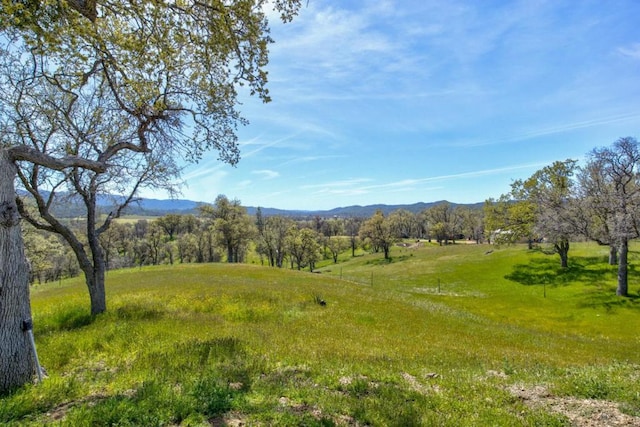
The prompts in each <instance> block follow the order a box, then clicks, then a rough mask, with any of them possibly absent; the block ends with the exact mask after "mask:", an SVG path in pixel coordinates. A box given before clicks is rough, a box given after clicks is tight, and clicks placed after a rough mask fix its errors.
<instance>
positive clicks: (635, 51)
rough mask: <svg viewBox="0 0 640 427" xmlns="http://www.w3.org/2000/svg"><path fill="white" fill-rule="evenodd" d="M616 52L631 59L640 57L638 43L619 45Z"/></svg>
mask: <svg viewBox="0 0 640 427" xmlns="http://www.w3.org/2000/svg"><path fill="white" fill-rule="evenodd" d="M618 53H621V54H622V55H624V56H628V57H630V58H633V59H640V43H633V44H631V45H629V46H624V47H619V48H618Z"/></svg>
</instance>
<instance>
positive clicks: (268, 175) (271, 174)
mask: <svg viewBox="0 0 640 427" xmlns="http://www.w3.org/2000/svg"><path fill="white" fill-rule="evenodd" d="M251 173H252V174H254V175H260V177H261V178H262V179H274V178H277V177H279V176H280V174H279V173H278V172H276V171H272V170H270V169H262V170H254V171H251Z"/></svg>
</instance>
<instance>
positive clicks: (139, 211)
mask: <svg viewBox="0 0 640 427" xmlns="http://www.w3.org/2000/svg"><path fill="white" fill-rule="evenodd" d="M22 194H23V195H26V194H27V193H26V192H22ZM122 199H123V198H122V196H112V195H104V196H100V197H99V198H98V206H99V207H100V209H101V210H102V211H104V212H109V211H110V210H111V209H112V207H113V206H114V203H119V202H122V201H123V200H122ZM445 202H446V201H445V200H440V201H437V202H429V203H424V202H419V203H413V204H404V205H384V204H376V205H367V206H359V205H354V206H346V207H339V208H334V209H330V210H286V209H276V208H265V207H260V210H261V211H262V214H263V215H264V216H274V215H281V216H290V217H315V216H321V217H323V218H328V217H364V218H368V217H371V216H372V215H373V214H375V213H376V211H377V210H380V211H382V213H384V214H385V215H388V214H389V213H391V212H393V211H396V210H399V209H404V210H407V211H409V212H413V213H418V212H422V211H423V210H425V209H428V208H430V207H432V206H435V205H439V204H441V203H445ZM447 203H450V202H447ZM203 204H205V203H204V202H196V201H193V200H186V199H144V198H143V199H139V200H137V201H135V202H133V203H132V204H130V205H129V206H128V207H127V209H126V211H125V214H126V215H145V216H163V215H167V214H181V215H186V214H197V213H198V206H200V205H203ZM450 204H451V205H452V206H467V207H471V208H481V207H482V205H483V203H473V204H457V203H450ZM246 209H247V213H248V214H249V215H255V214H256V211H257V210H258V207H256V206H246ZM53 211H54V214H55V215H56V216H58V217H66V218H75V217H78V216H82V215H83V213H84V209H83V205H82V203H81V201H80V200H79V199H77V198H76V197H61V199H60V200H59V201H58V202H57V203H54V208H53Z"/></svg>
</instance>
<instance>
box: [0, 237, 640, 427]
mask: <svg viewBox="0 0 640 427" xmlns="http://www.w3.org/2000/svg"><path fill="white" fill-rule="evenodd" d="M638 249H640V248H636V247H632V252H631V254H630V255H631V256H630V264H631V270H630V283H629V285H630V286H629V289H630V290H631V293H632V297H630V298H618V297H616V296H615V281H616V271H615V267H611V266H609V265H607V263H606V260H607V248H603V247H598V246H596V245H594V244H588V243H579V244H575V245H574V246H573V248H572V249H571V251H570V253H569V256H570V259H569V261H570V267H569V268H568V269H565V270H562V269H560V268H559V264H560V263H559V259H558V257H557V255H549V254H546V253H545V252H544V251H543V250H541V249H537V250H527V249H526V247H524V246H515V247H501V248H496V247H492V246H488V245H473V244H457V245H450V246H443V247H440V246H436V245H431V244H428V243H424V244H420V245H408V246H407V247H400V246H398V247H395V248H394V249H393V250H392V253H391V255H392V260H391V261H386V260H384V259H383V258H382V254H359V256H356V257H355V258H351V257H350V253H345V254H343V255H342V256H341V257H340V260H339V263H338V264H333V263H329V261H327V262H326V263H323V264H321V265H319V266H318V271H317V272H318V273H319V274H312V273H309V272H300V271H294V270H288V269H275V268H269V267H263V266H260V265H258V264H257V263H254V264H244V265H227V264H201V265H192V264H190V265H173V266H161V267H145V268H142V269H137V268H136V269H128V270H120V271H112V272H109V275H108V279H107V298H108V299H107V303H108V312H107V313H105V314H103V315H100V316H97V317H96V318H92V317H91V316H90V315H89V302H88V294H87V291H86V289H85V287H84V284H83V282H82V280H81V279H79V278H78V279H73V280H67V281H62V282H60V283H55V284H47V285H42V286H37V287H34V288H33V289H32V307H33V318H34V332H35V335H36V341H37V345H38V352H39V356H40V361H41V363H42V365H43V366H44V367H45V368H46V370H47V373H48V377H47V378H46V379H45V380H44V382H43V383H41V384H37V385H29V386H26V387H24V388H22V389H19V390H17V391H16V392H15V393H13V394H11V395H9V396H5V397H0V423H3V424H6V425H43V424H52V425H63V426H67V425H69V426H76V425H78V426H85V425H86V426H112V425H118V426H129V425H131V426H134V425H142V426H162V425H168V426H176V425H179V426H199V425H204V426H206V425H214V426H220V425H231V426H239V425H263V426H270V425H283V426H332V425H345V426H366V425H372V426H412V425H416V426H418V425H427V426H429V425H438V426H478V425H481V426H483V425H488V426H565V425H567V426H568V425H575V424H576V421H575V420H573V419H572V418H571V417H570V416H568V415H567V414H566V413H562V412H558V411H555V410H553V408H551V407H550V406H549V405H545V404H544V402H549V401H550V400H549V399H551V398H553V399H565V400H564V401H565V402H567V401H570V400H569V399H575V401H579V400H585V399H591V400H592V401H598V402H600V401H603V402H604V401H606V402H609V403H610V404H611V405H614V406H615V407H616V408H617V410H618V411H619V412H620V413H621V414H622V415H621V416H624V417H627V418H626V419H627V420H629V419H630V420H632V421H631V422H640V385H638V384H639V383H640V369H639V368H640V333H639V332H640V294H639V289H640V279H639V278H638V274H637V266H638V258H639V257H640V254H639V253H638ZM321 301H324V302H326V305H323V304H320V302H321ZM514 390H519V391H522V392H524V391H526V390H543V392H541V393H539V394H538V395H539V397H540V396H541V397H542V398H544V399H546V400H545V401H544V402H541V404H531V403H532V402H531V401H530V400H529V399H527V398H524V397H523V395H522V394H519V392H514ZM554 402H558V400H554ZM533 403H535V402H533ZM572 423H573V424H572ZM593 425H595V424H593ZM602 425H606V424H602ZM629 425H631V424H629Z"/></svg>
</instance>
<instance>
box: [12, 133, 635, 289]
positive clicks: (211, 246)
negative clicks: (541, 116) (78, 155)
mask: <svg viewBox="0 0 640 427" xmlns="http://www.w3.org/2000/svg"><path fill="white" fill-rule="evenodd" d="M639 168H640V148H639V146H638V142H637V141H636V140H635V139H634V138H621V139H619V140H618V141H616V142H615V143H614V144H612V145H611V146H610V147H605V148H598V149H594V150H593V151H592V152H590V153H589V155H588V159H587V162H586V163H585V164H584V165H583V166H579V165H578V163H577V161H575V160H572V159H568V160H565V161H557V162H554V163H553V164H551V165H549V166H546V167H544V168H542V169H540V170H539V171H537V172H535V173H534V174H533V175H532V176H531V177H529V178H528V179H526V180H516V181H514V182H513V183H512V184H511V191H510V192H509V193H507V194H503V195H502V196H500V197H499V198H498V199H489V200H486V201H485V204H484V207H483V208H482V209H474V208H471V207H468V206H462V205H457V206H453V205H451V204H449V203H447V202H443V203H440V204H437V205H435V206H432V207H429V208H427V209H424V210H423V211H421V212H419V213H413V212H410V211H408V210H404V209H398V210H396V211H393V212H391V213H389V214H388V215H384V214H383V213H382V212H381V211H377V212H376V213H375V214H374V215H372V216H371V217H369V218H363V217H337V216H336V217H330V218H327V217H321V216H319V215H315V216H312V217H304V218H294V217H288V216H279V215H277V216H265V215H263V214H262V211H261V209H259V208H258V209H257V212H256V214H255V215H251V216H250V215H248V214H247V210H246V208H244V207H243V206H242V205H241V203H240V201H239V200H237V199H234V200H230V199H228V198H227V197H226V196H225V195H220V196H218V197H217V198H216V200H215V201H214V202H213V203H212V204H210V205H208V204H206V205H202V206H200V207H199V211H198V214H195V215H194V214H189V215H177V214H169V215H165V216H163V217H160V218H157V219H153V220H146V219H141V220H138V221H114V222H113V223H112V224H111V226H110V227H109V228H108V229H107V230H105V231H104V232H102V233H101V234H100V247H101V249H102V252H103V254H104V258H105V262H106V266H107V269H117V268H124V267H132V266H143V265H158V264H174V263H203V262H230V263H238V262H246V260H247V256H248V254H249V253H250V251H253V252H252V253H255V254H256V256H257V257H258V259H259V260H260V262H261V263H262V264H264V265H269V266H272V267H279V268H284V267H288V268H292V269H299V270H301V269H307V268H308V269H309V270H310V271H313V270H314V269H315V267H316V264H317V263H318V262H319V261H321V260H326V259H332V260H333V262H334V263H337V262H338V257H339V255H340V254H342V253H344V252H346V251H350V253H351V256H355V255H356V251H357V250H358V249H362V250H365V251H371V252H376V253H377V252H381V253H383V254H384V257H385V258H389V257H390V250H391V248H392V247H393V245H395V244H396V243H398V242H399V241H401V240H405V239H416V240H419V239H424V240H428V241H430V242H431V241H432V242H435V243H438V244H440V245H447V244H451V243H455V242H456V241H457V240H460V239H464V240H466V241H473V242H476V243H481V242H488V243H494V244H513V243H516V242H528V244H529V246H530V247H532V246H533V244H534V243H536V242H541V241H544V242H545V243H547V244H548V245H549V247H551V248H552V250H553V251H554V252H555V253H557V254H558V255H559V257H560V265H561V267H563V268H565V267H568V266H569V249H570V246H571V242H572V241H576V240H593V241H596V242H598V244H601V245H606V246H608V247H609V248H610V256H609V262H610V264H612V265H617V266H618V288H617V294H618V295H622V296H627V295H628V286H627V281H628V279H627V276H628V251H629V241H630V240H632V239H636V238H638V237H639V236H640V170H639ZM66 226H67V227H72V228H75V229H77V230H82V229H83V228H84V227H86V224H84V223H83V220H79V219H74V220H68V224H67V225H66ZM77 234H78V235H81V234H82V233H81V231H78V233H77ZM24 239H25V242H26V250H27V253H28V256H29V259H30V262H31V269H32V282H35V281H39V282H42V281H50V280H58V279H60V278H62V277H67V276H73V275H76V274H78V273H79V269H78V266H77V262H75V261H74V256H73V253H72V252H70V251H69V249H67V246H66V245H65V244H63V243H62V240H60V239H59V238H57V237H56V236H54V235H51V234H48V233H44V232H42V231H37V230H35V229H32V228H29V227H25V233H24Z"/></svg>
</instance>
